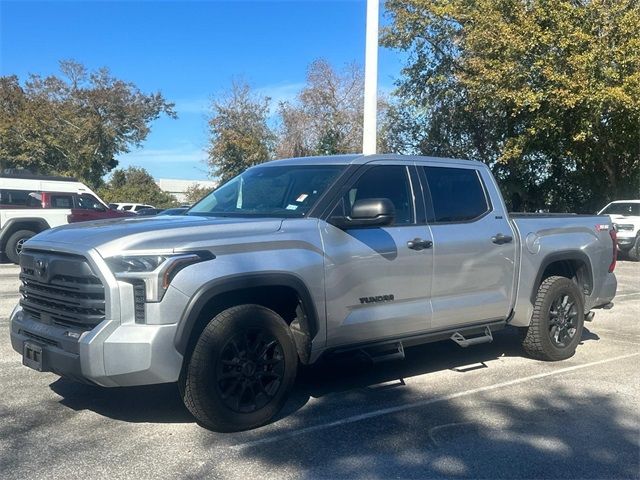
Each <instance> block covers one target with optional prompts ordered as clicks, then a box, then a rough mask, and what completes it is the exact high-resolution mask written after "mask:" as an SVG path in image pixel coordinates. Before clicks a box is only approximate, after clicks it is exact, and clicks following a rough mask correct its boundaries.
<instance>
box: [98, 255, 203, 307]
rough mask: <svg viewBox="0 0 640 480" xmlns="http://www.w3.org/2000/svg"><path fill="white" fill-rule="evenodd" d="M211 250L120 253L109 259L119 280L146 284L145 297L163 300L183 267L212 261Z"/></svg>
mask: <svg viewBox="0 0 640 480" xmlns="http://www.w3.org/2000/svg"><path fill="white" fill-rule="evenodd" d="M213 258H215V256H214V255H213V254H212V253H211V252H208V251H198V252H185V253H177V254H174V253H167V254H159V255H118V256H115V257H110V258H107V259H105V261H106V262H107V265H108V266H109V268H110V269H111V271H112V272H113V274H114V275H115V277H116V278H117V279H118V280H122V281H125V282H130V283H134V284H135V283H139V282H140V281H143V282H144V284H145V300H146V301H147V302H159V301H160V300H162V297H163V296H164V294H165V292H166V291H167V288H169V285H170V284H171V281H172V280H173V278H174V277H175V276H176V275H177V274H178V272H179V271H180V270H182V269H183V268H185V267H187V266H189V265H193V264H194V263H198V262H202V261H205V260H211V259H213Z"/></svg>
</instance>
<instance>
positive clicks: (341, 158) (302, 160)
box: [260, 153, 484, 167]
mask: <svg viewBox="0 0 640 480" xmlns="http://www.w3.org/2000/svg"><path fill="white" fill-rule="evenodd" d="M377 160H387V161H390V160H403V161H412V162H427V161H428V162H437V163H446V164H447V165H451V164H456V165H467V166H471V165H473V166H478V165H484V164H483V163H482V162H478V161H476V160H461V159H457V158H442V157H423V156H417V155H398V154H375V155H363V154H362V153H357V154H346V155H325V156H316V157H297V158H285V159H282V160H272V161H271V162H266V163H263V164H260V165H261V166H263V165H266V166H273V167H278V166H293V165H361V164H364V163H369V162H374V161H377Z"/></svg>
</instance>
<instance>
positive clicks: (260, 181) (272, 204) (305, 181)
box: [188, 165, 343, 217]
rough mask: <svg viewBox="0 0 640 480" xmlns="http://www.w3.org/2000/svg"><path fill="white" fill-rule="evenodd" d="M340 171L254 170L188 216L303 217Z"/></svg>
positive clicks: (301, 167)
mask: <svg viewBox="0 0 640 480" xmlns="http://www.w3.org/2000/svg"><path fill="white" fill-rule="evenodd" d="M342 169H343V167H342V166H339V165H322V166H316V165H299V166H286V167H284V166H283V167H254V168H251V169H249V170H247V171H246V172H244V173H242V174H241V175H238V176H237V177H235V178H234V179H232V180H230V181H229V182H227V183H225V184H224V185H222V186H221V187H220V188H218V189H216V190H215V191H213V192H211V193H210V194H209V195H207V196H206V197H204V198H203V199H202V200H200V201H199V202H198V203H197V204H195V205H194V206H193V207H192V208H191V210H189V212H188V214H189V215H215V216H231V217H233V216H245V215H246V216H276V217H303V216H305V215H306V214H307V213H308V212H309V210H311V207H313V205H314V204H315V203H316V202H317V201H318V199H319V198H320V196H321V195H322V194H323V193H324V192H325V190H326V189H327V187H329V185H330V184H331V183H332V182H333V181H334V180H335V178H336V177H337V176H338V173H340V172H341V171H342Z"/></svg>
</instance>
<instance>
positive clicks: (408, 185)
mask: <svg viewBox="0 0 640 480" xmlns="http://www.w3.org/2000/svg"><path fill="white" fill-rule="evenodd" d="M413 168H414V167H413V166H409V165H405V164H397V165H386V164H385V165H375V164H374V165H368V166H365V167H363V171H361V172H360V174H359V175H358V176H357V178H356V179H355V180H353V181H351V182H350V184H349V185H347V186H345V188H344V189H343V190H342V192H341V196H340V199H339V201H338V202H337V204H336V205H335V208H334V210H333V212H334V213H333V214H334V215H345V214H346V215H348V214H349V212H350V208H351V207H352V206H353V204H354V202H356V201H357V200H362V199H367V198H387V199H389V200H391V202H392V203H393V204H394V206H395V211H396V215H395V222H394V223H393V224H392V225H390V226H386V227H366V228H352V229H347V230H341V229H339V228H337V227H335V226H333V225H331V224H329V223H323V222H321V223H320V225H321V227H320V228H321V235H322V241H323V243H324V251H325V285H326V304H327V345H328V346H332V347H333V346H337V345H343V344H352V343H359V342H366V341H368V340H373V339H375V340H379V339H380V340H381V339H385V338H394V337H401V336H407V335H411V334H414V333H419V332H424V331H425V330H428V329H429V326H430V317H431V305H430V301H429V295H430V292H431V269H432V249H431V248H430V245H429V244H430V243H431V240H432V239H431V234H430V231H429V228H428V227H427V226H426V225H425V224H424V223H422V224H419V223H418V222H417V221H416V202H415V198H416V197H415V196H414V188H413V187H414V185H413V184H415V183H418V182H417V178H414V177H413V175H412V174H411V169H413ZM412 178H413V179H414V181H413V182H412ZM416 186H417V185H416ZM414 239H419V240H421V241H422V242H423V243H422V244H421V245H417V244H416V242H414V243H408V242H411V241H413V240H414Z"/></svg>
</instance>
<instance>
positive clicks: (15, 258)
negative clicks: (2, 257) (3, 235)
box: [5, 230, 36, 265]
mask: <svg viewBox="0 0 640 480" xmlns="http://www.w3.org/2000/svg"><path fill="white" fill-rule="evenodd" d="M35 234H36V232H32V231H31V230H18V231H17V232H15V233H13V234H12V235H11V236H10V237H9V240H7V244H6V245H5V250H6V251H5V253H6V255H7V258H8V259H9V260H10V261H12V262H13V263H15V264H16V265H17V264H18V263H20V251H22V244H23V243H24V242H25V241H27V240H29V239H30V238H31V237H33V236H34V235H35Z"/></svg>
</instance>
